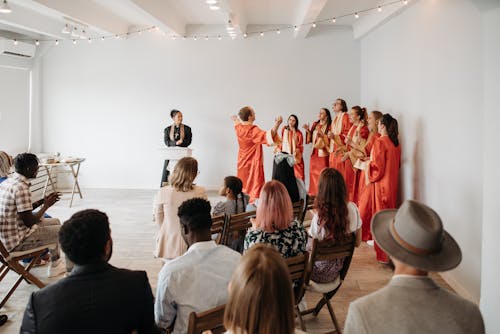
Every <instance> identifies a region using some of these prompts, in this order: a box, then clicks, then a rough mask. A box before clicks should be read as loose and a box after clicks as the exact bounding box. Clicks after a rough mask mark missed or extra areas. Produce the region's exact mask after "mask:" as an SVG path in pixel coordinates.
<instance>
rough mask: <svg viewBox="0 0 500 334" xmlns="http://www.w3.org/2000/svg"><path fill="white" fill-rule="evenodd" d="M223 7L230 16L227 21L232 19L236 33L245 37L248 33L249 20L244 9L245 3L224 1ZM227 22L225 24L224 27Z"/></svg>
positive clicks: (230, 0) (237, 0) (236, 0)
mask: <svg viewBox="0 0 500 334" xmlns="http://www.w3.org/2000/svg"><path fill="white" fill-rule="evenodd" d="M221 7H222V9H224V11H226V12H227V13H228V14H229V17H228V18H227V19H230V20H231V22H232V24H233V26H234V28H235V32H236V33H237V34H238V35H240V36H241V35H243V34H244V33H246V31H247V25H248V20H247V17H246V15H245V12H244V9H243V3H242V1H241V0H224V1H223V2H221ZM226 24H227V21H226V22H224V25H226Z"/></svg>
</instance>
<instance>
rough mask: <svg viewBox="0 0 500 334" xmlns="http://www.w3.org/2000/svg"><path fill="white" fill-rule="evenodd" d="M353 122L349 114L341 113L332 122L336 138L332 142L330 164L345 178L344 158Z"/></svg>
mask: <svg viewBox="0 0 500 334" xmlns="http://www.w3.org/2000/svg"><path fill="white" fill-rule="evenodd" d="M351 125H352V124H351V121H350V120H349V115H348V114H347V112H343V113H340V114H338V115H336V116H335V118H334V119H333V122H332V129H331V131H332V132H333V134H334V136H335V138H334V139H331V140H330V159H329V161H328V164H329V166H330V167H331V168H335V169H336V170H338V171H339V172H340V174H342V175H343V176H344V178H345V168H344V162H343V161H342V156H343V155H344V152H346V146H345V137H346V136H347V133H348V132H349V129H350V128H351Z"/></svg>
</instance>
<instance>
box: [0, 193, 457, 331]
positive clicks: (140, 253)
mask: <svg viewBox="0 0 500 334" xmlns="http://www.w3.org/2000/svg"><path fill="white" fill-rule="evenodd" d="M83 194H84V196H85V197H84V199H83V200H80V199H75V202H74V204H73V207H72V208H69V207H68V204H69V201H68V200H67V199H66V198H65V197H63V199H62V200H61V201H60V202H59V203H57V204H56V205H55V206H54V207H52V208H51V209H49V212H48V213H49V214H50V215H52V216H54V217H58V218H60V219H61V221H62V222H63V221H64V220H66V219H68V218H69V217H70V216H71V214H73V213H74V212H76V211H79V210H83V209H87V208H95V209H99V210H102V211H104V212H106V213H107V214H108V216H109V218H110V222H111V229H112V231H111V234H112V237H113V241H114V252H113V257H112V259H111V261H110V262H111V264H113V265H115V266H117V267H122V268H128V269H140V270H146V271H147V273H148V277H149V281H150V283H151V286H152V288H153V292H155V290H156V283H157V279H158V272H159V271H160V268H161V266H162V261H161V260H158V259H155V258H153V256H152V252H153V248H154V244H155V233H156V230H157V227H156V226H155V225H154V223H153V222H152V212H153V210H152V201H153V196H154V194H155V192H154V191H149V190H96V189H84V190H83ZM66 196H68V195H66ZM210 200H211V201H212V203H214V202H215V201H217V200H218V198H217V197H216V195H215V193H214V194H213V196H211V197H210ZM45 271H46V267H40V268H35V269H33V270H32V272H33V273H35V275H37V276H38V277H40V278H42V280H44V281H45V282H47V283H50V281H49V280H47V279H45ZM391 276H392V271H391V270H390V269H389V268H387V267H385V266H382V265H380V264H378V263H377V262H376V261H375V253H374V251H373V248H371V247H369V246H368V245H366V244H365V243H363V244H362V245H361V247H360V248H358V249H356V251H355V253H354V259H353V262H352V264H351V267H350V269H349V273H348V275H347V278H346V281H345V282H344V285H343V286H342V288H341V289H340V290H339V292H338V294H337V295H336V296H335V297H334V298H333V307H334V310H335V314H336V316H337V319H338V321H339V322H340V326H342V327H343V326H344V321H345V318H346V315H347V309H348V307H349V303H350V302H351V301H353V300H355V299H357V298H359V297H361V296H364V295H366V294H368V293H370V292H372V291H375V290H377V289H379V288H381V287H383V286H384V285H385V284H387V282H388V281H389V279H390V278H391ZM433 277H434V278H436V280H437V281H438V282H439V283H440V284H441V285H443V286H446V287H448V286H447V285H446V283H444V281H443V280H442V279H441V278H440V277H439V276H437V275H436V276H433ZM16 278H17V277H16V276H15V275H14V274H12V273H9V274H8V275H7V277H6V278H5V279H4V280H3V281H2V282H1V283H0V297H2V298H3V296H4V295H5V293H6V292H7V290H8V288H9V287H10V285H11V283H12V282H14V280H15V279H16ZM448 288H449V287H448ZM36 290H37V288H36V287H33V286H32V285H28V284H27V283H25V282H23V283H21V285H20V286H19V287H18V289H17V290H16V292H14V294H13V295H12V297H11V298H10V299H9V301H8V302H7V304H6V305H5V306H4V307H3V308H2V309H1V310H0V313H1V314H7V315H8V316H9V320H8V322H7V323H6V324H5V325H4V326H2V327H1V328H0V333H2V334H7V333H9V334H10V333H12V334H13V333H19V327H20V324H21V321H22V317H23V313H24V308H25V306H26V303H27V301H28V298H29V295H30V293H31V292H32V291H36ZM318 298H319V296H318V295H314V294H310V293H307V294H306V301H307V306H309V307H310V306H312V305H314V304H315V302H316V301H317V300H318ZM305 320H306V327H307V332H308V333H322V332H327V331H331V330H332V329H333V325H332V323H331V320H330V317H329V315H328V311H327V309H326V307H325V308H324V309H323V310H322V311H321V313H320V314H319V315H318V317H314V316H312V315H308V316H306V317H305Z"/></svg>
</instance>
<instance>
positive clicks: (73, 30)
mask: <svg viewBox="0 0 500 334" xmlns="http://www.w3.org/2000/svg"><path fill="white" fill-rule="evenodd" d="M0 1H2V0H0ZM388 1H389V2H386V3H382V4H380V5H378V6H376V7H372V8H366V9H362V10H358V11H355V12H351V13H345V14H343V15H338V16H335V17H331V18H325V19H321V20H319V21H314V22H304V23H302V24H298V25H293V26H288V27H286V28H285V30H291V29H293V30H294V31H299V30H300V28H301V27H306V26H310V27H312V28H316V27H317V26H318V23H323V22H331V23H336V22H337V19H343V18H348V17H352V16H353V15H354V17H355V18H356V19H358V18H359V16H360V13H365V12H369V11H375V10H377V12H382V10H383V7H385V6H391V5H394V4H398V3H399V4H403V5H407V4H408V2H409V0H388ZM205 2H206V3H207V5H210V6H219V5H220V1H219V0H206V1H205ZM226 29H227V33H228V35H229V37H231V39H236V37H238V36H242V37H243V38H247V37H248V36H249V35H250V36H251V35H255V34H259V35H260V36H261V37H263V36H264V34H265V33H266V32H272V31H274V32H276V34H277V35H279V34H281V30H280V28H277V27H274V28H273V27H271V28H270V29H269V30H262V31H260V32H259V31H251V32H248V33H246V32H245V33H239V34H238V33H236V31H235V30H234V26H233V25H232V23H231V21H229V24H228V25H227V26H226ZM153 31H158V32H160V33H161V34H162V36H166V33H165V32H163V31H161V29H160V28H159V27H158V26H151V27H146V28H143V29H138V30H136V31H132V32H127V33H126V34H121V35H119V34H116V35H101V36H96V37H95V38H94V39H96V40H97V39H98V38H100V39H101V40H102V41H104V40H105V39H107V38H112V37H113V36H114V37H115V38H116V39H120V37H121V36H131V35H134V34H137V35H139V36H141V35H142V33H143V32H153ZM63 32H64V33H65V34H68V35H69V36H68V38H66V39H63V40H71V41H73V44H76V41H77V39H87V41H88V42H89V43H92V40H93V39H92V38H91V37H89V36H88V33H87V32H86V30H85V29H83V27H82V29H81V32H80V31H79V28H77V27H75V26H74V25H73V24H71V25H70V24H65V26H64V27H63ZM178 37H179V39H180V38H182V40H186V39H187V38H193V39H194V40H195V41H196V40H198V37H197V36H186V35H185V36H182V37H181V36H178ZM204 37H205V40H210V39H212V38H213V39H215V38H217V39H218V40H222V36H221V35H220V34H217V35H205V36H204ZM172 40H176V36H172ZM21 41H30V42H31V43H34V44H36V45H39V44H40V41H39V40H33V39H21ZM43 41H44V42H54V44H55V45H58V44H59V41H60V40H54V39H44V40H43ZM12 42H13V43H14V44H15V45H17V44H18V40H17V39H13V40H12Z"/></svg>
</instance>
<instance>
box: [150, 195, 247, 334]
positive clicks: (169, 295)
mask: <svg viewBox="0 0 500 334" xmlns="http://www.w3.org/2000/svg"><path fill="white" fill-rule="evenodd" d="M178 216H179V221H180V225H181V228H180V229H181V233H182V237H183V238H184V241H185V242H186V244H187V245H188V246H189V248H188V250H187V252H186V253H184V255H182V256H180V257H178V258H176V259H174V260H172V261H170V262H167V263H166V264H165V265H164V266H163V268H162V269H161V271H160V274H159V276H158V287H157V290H156V301H155V320H156V323H157V324H158V326H159V327H160V328H162V329H166V328H169V327H171V326H172V324H173V323H174V321H175V325H174V328H173V330H174V331H173V332H174V333H186V331H187V327H188V318H189V314H190V313H191V312H201V311H206V310H208V309H211V308H213V307H216V306H219V305H222V304H225V303H226V300H227V285H228V284H229V281H230V280H231V276H232V274H233V271H234V269H235V268H236V266H237V264H238V262H239V260H240V258H241V256H240V254H239V253H237V252H235V251H233V250H231V249H229V248H228V247H226V246H222V245H217V244H216V243H215V242H214V241H212V240H211V233H210V227H211V226H212V217H211V216H210V202H208V201H207V200H205V199H202V198H193V199H190V200H187V201H185V202H184V203H182V204H181V205H180V207H179V210H178Z"/></svg>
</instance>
